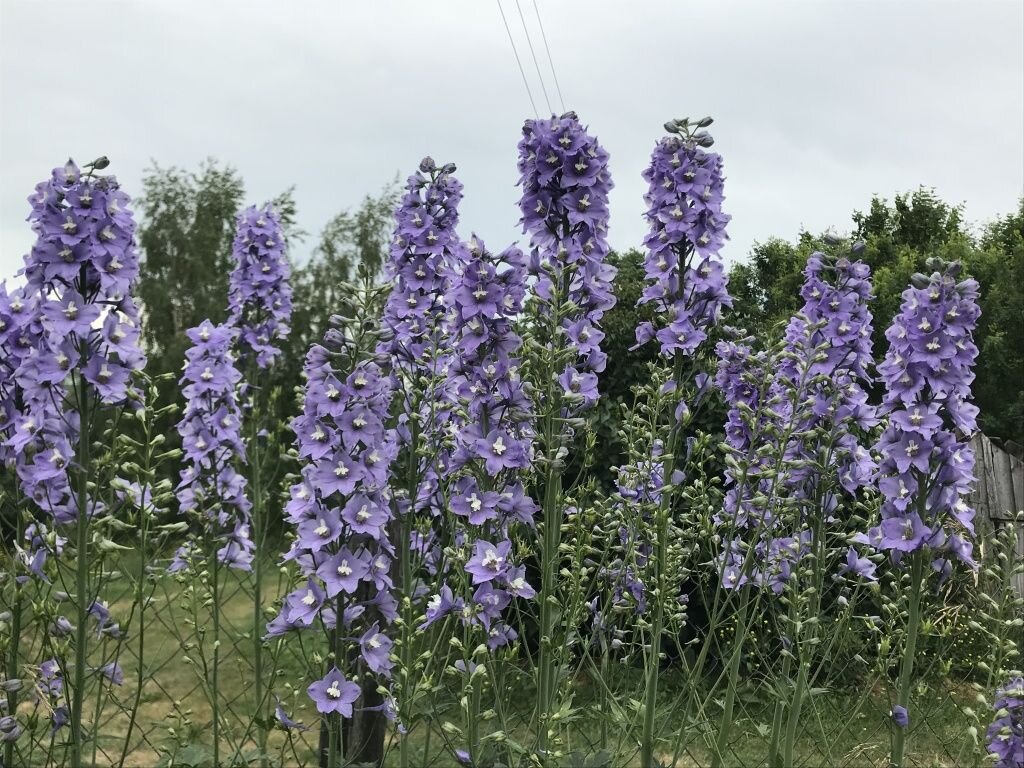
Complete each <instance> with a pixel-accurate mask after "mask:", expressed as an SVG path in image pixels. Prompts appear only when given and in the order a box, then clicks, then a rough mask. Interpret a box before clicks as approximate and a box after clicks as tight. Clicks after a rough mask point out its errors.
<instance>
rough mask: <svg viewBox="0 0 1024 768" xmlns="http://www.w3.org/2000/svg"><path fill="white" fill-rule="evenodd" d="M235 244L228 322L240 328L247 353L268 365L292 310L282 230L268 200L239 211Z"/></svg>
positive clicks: (285, 332)
mask: <svg viewBox="0 0 1024 768" xmlns="http://www.w3.org/2000/svg"><path fill="white" fill-rule="evenodd" d="M232 250H233V253H234V257H235V268H234V269H233V270H232V272H231V280H230V284H229V289H228V308H229V315H228V323H229V324H230V325H233V326H234V327H236V328H238V329H239V331H240V335H239V341H240V343H241V346H242V349H243V356H247V355H248V354H252V355H254V356H255V360H256V365H258V366H259V367H260V368H266V367H268V366H269V365H271V364H273V362H274V359H275V358H276V357H277V356H278V355H279V354H281V350H280V349H279V348H277V347H275V346H274V342H275V341H279V340H281V339H284V338H286V337H287V336H288V332H289V330H290V328H289V322H290V320H291V314H292V289H291V286H290V285H289V283H288V277H289V273H290V266H289V264H288V256H287V254H286V246H285V239H284V231H283V229H282V227H281V220H280V218H279V217H278V215H277V214H276V213H275V212H274V209H273V208H272V207H271V206H270V205H265V206H264V207H262V208H257V207H256V206H250V207H249V208H246V209H245V210H244V211H242V212H241V213H240V214H238V223H237V230H236V232H235V242H234V245H233V248H232Z"/></svg>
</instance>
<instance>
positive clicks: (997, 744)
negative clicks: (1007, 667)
mask: <svg viewBox="0 0 1024 768" xmlns="http://www.w3.org/2000/svg"><path fill="white" fill-rule="evenodd" d="M994 708H995V711H996V717H995V720H993V721H992V724H991V725H990V726H989V727H988V734H987V736H988V752H989V754H990V755H992V756H993V757H994V759H995V762H994V763H993V765H995V766H996V768H1024V678H1021V677H1016V678H1014V679H1012V680H1010V681H1009V682H1007V683H1006V685H1004V686H1003V687H1002V688H1000V689H999V690H998V691H996V700H995V707H994Z"/></svg>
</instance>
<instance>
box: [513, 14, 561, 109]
mask: <svg viewBox="0 0 1024 768" xmlns="http://www.w3.org/2000/svg"><path fill="white" fill-rule="evenodd" d="M516 10H517V11H519V21H521V22H522V23H523V32H525V33H526V44H527V45H528V46H530V56H532V57H533V66H534V68H535V69H536V70H537V79H538V80H540V89H541V91H543V92H544V101H545V102H547V105H548V112H549V113H552V114H553V113H554V111H555V110H553V109H552V108H551V99H549V98H548V88H547V86H546V85H544V75H542V74H541V73H540V64H538V63H537V54H536V53H534V50H533V41H532V40H531V39H530V30H529V29H527V28H526V19H525V18H524V17H523V9H522V8H521V7H520V5H519V0H516Z"/></svg>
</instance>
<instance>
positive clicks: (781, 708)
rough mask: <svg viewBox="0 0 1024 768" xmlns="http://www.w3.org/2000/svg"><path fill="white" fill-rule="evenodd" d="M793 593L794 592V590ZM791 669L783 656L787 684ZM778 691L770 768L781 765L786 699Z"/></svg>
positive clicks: (792, 607)
mask: <svg viewBox="0 0 1024 768" xmlns="http://www.w3.org/2000/svg"><path fill="white" fill-rule="evenodd" d="M793 592H794V593H795V592H796V590H795V589H794V590H793ZM797 599H798V598H797V595H796V594H790V603H789V626H790V627H791V628H793V627H795V626H796V620H797V609H796V601H797ZM796 650H797V648H796V645H795V644H794V647H793V651H794V652H796ZM792 667H793V657H792V656H791V655H790V654H788V653H787V654H785V655H784V656H783V657H782V681H783V682H787V681H788V680H789V675H790V672H791V671H792ZM781 694H782V692H781V691H779V692H778V694H776V695H778V697H779V699H778V701H776V702H775V714H774V716H773V717H772V743H771V747H770V748H769V752H768V764H769V765H770V766H772V768H779V767H780V766H781V765H782V721H783V720H784V719H785V713H786V699H785V697H784V696H782V695H781Z"/></svg>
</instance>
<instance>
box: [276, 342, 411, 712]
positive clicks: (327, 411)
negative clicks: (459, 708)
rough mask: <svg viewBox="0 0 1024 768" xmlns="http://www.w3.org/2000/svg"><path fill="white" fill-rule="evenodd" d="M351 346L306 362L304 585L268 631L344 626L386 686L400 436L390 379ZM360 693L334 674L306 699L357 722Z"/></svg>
mask: <svg viewBox="0 0 1024 768" xmlns="http://www.w3.org/2000/svg"><path fill="white" fill-rule="evenodd" d="M349 344H350V340H347V339H345V337H344V335H343V334H342V333H341V332H340V331H338V330H337V329H331V330H329V331H328V332H327V334H326V335H325V338H324V344H323V345H319V344H318V345H314V346H313V347H312V348H311V349H310V350H309V353H308V354H307V356H306V364H305V373H306V377H307V382H306V389H305V396H304V403H303V411H302V414H301V415H300V416H298V417H296V418H295V419H294V420H293V421H292V428H293V430H294V431H295V434H296V444H297V446H298V453H299V458H300V459H301V460H304V461H305V462H306V463H305V465H304V466H303V468H302V480H301V482H299V483H297V484H296V485H294V486H292V489H291V500H290V501H289V502H288V505H287V507H286V513H287V517H286V519H287V520H288V522H289V523H291V524H292V525H293V526H294V528H295V534H296V538H295V541H294V543H293V544H292V547H291V549H290V551H289V552H288V553H287V554H286V555H285V559H287V560H293V561H295V562H296V563H297V564H298V566H299V569H300V571H301V573H302V575H303V577H304V581H303V582H302V583H301V585H300V586H299V587H298V588H297V589H295V590H294V591H292V592H290V593H289V594H288V595H287V596H286V597H285V600H284V604H283V606H282V608H281V612H280V614H279V615H278V616H277V617H276V618H275V619H274V620H273V621H272V622H270V624H268V625H267V632H268V634H269V635H270V636H277V635H281V634H283V633H285V632H287V631H289V630H301V629H306V628H309V627H312V626H314V624H315V623H316V622H317V620H318V619H319V621H320V624H321V625H322V626H324V627H326V628H334V627H335V625H336V624H337V622H338V621H340V622H341V624H340V626H341V627H344V628H345V630H346V633H347V634H349V635H351V637H350V638H349V639H348V641H349V642H352V643H353V644H355V643H358V645H359V650H360V656H361V658H362V660H363V662H364V663H365V665H366V667H367V668H368V669H369V670H370V671H371V672H373V673H374V674H378V675H381V676H383V677H385V678H386V677H390V671H391V668H392V666H393V663H392V661H391V658H390V656H391V647H392V644H393V643H392V640H391V639H390V638H389V637H388V636H387V635H386V634H385V633H384V632H383V631H382V630H381V627H380V621H381V620H383V621H385V622H391V621H393V620H394V619H395V618H396V617H397V615H398V604H397V602H396V600H395V598H394V596H393V595H392V593H391V590H392V588H393V583H392V580H391V563H392V559H393V555H394V548H393V546H392V544H391V541H390V539H389V535H388V527H389V525H390V523H391V520H392V514H391V497H390V491H389V488H388V482H389V479H390V467H391V463H392V461H393V460H394V458H395V455H396V454H397V451H398V447H397V437H396V434H395V431H394V430H393V429H389V428H388V427H387V426H386V422H387V419H388V416H389V408H390V404H391V398H392V381H391V378H390V377H389V376H388V375H387V373H386V372H385V371H383V370H382V369H381V368H380V366H379V365H378V363H377V362H376V361H375V359H374V358H372V357H370V358H367V357H365V356H364V355H361V354H359V353H352V352H351V350H350V349H349V347H348V345H349ZM342 366H344V367H345V368H346V369H347V371H348V372H347V374H346V372H345V371H343V370H341V367H342ZM360 624H361V625H362V627H363V629H362V634H361V635H358V636H357V635H356V633H357V630H356V626H357V625H360ZM353 690H354V689H353V688H351V686H350V685H347V684H346V681H345V680H344V678H343V677H341V673H340V672H337V671H336V670H334V671H332V672H331V673H329V674H328V675H327V677H325V678H324V679H323V680H321V681H320V683H314V684H313V686H310V691H309V692H310V696H311V697H312V698H313V700H314V701H315V702H316V703H317V708H318V709H319V710H320V711H321V712H328V711H337V712H340V713H341V714H342V715H344V716H350V715H351V703H352V701H354V696H353V695H352V692H353ZM325 707H328V708H325ZM386 711H387V712H388V713H389V714H391V713H392V712H391V709H390V708H388V709H387V710H386Z"/></svg>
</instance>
